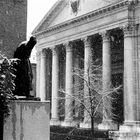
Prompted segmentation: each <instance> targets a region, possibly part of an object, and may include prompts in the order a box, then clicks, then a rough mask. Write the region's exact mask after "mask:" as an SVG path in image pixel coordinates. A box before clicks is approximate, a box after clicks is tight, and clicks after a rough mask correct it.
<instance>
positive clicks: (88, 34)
mask: <svg viewBox="0 0 140 140" xmlns="http://www.w3.org/2000/svg"><path fill="white" fill-rule="evenodd" d="M139 24H140V1H139V0H114V1H111V0H110V1H108V0H59V1H57V2H56V3H55V5H54V6H53V7H52V8H51V9H50V11H49V12H48V13H47V14H46V15H45V17H44V18H43V19H42V21H41V22H40V23H39V24H38V26H37V27H36V28H35V29H34V31H33V35H35V36H36V37H37V40H38V44H37V46H36V49H37V81H36V92H37V97H40V98H41V100H42V101H43V100H48V99H50V100H51V121H52V122H54V124H56V125H58V124H60V123H62V124H65V125H71V124H72V122H73V119H74V116H75V118H76V117H77V114H76V113H75V112H73V111H71V112H69V110H68V108H67V104H70V102H72V101H70V100H68V99H67V97H66V96H67V95H65V96H64V97H66V99H65V101H64V102H61V101H59V100H58V97H59V96H61V95H60V92H59V90H60V89H61V88H65V90H66V92H67V93H68V94H69V95H73V94H74V92H73V90H71V89H72V86H73V84H74V80H73V73H72V71H73V67H75V66H77V67H79V68H83V69H85V70H86V69H87V66H86V63H85V62H88V60H89V55H90V53H92V55H93V57H94V59H97V58H98V59H99V60H100V62H101V63H102V75H103V76H102V81H103V90H104V89H106V88H108V84H109V83H113V84H114V85H117V84H122V85H123V91H122V94H121V96H120V97H119V101H118V102H117V103H116V106H117V107H118V110H120V111H121V115H122V116H121V124H123V125H122V126H132V125H138V124H139V125H140V107H139V106H140V82H139V81H140V62H139V59H140V53H139V48H140V26H139ZM81 59H84V63H83V62H82V61H81ZM71 105H72V104H71ZM60 107H62V108H63V109H62V110H63V111H62V112H65V113H64V115H62V112H61V111H60V110H61V109H60ZM84 113H85V112H84ZM86 117H87V116H86V115H83V121H82V122H81V123H82V124H84V122H86V121H85V120H86V119H87V118H86ZM60 120H61V121H60ZM106 121H111V118H108V119H106ZM85 126H86V125H85Z"/></svg>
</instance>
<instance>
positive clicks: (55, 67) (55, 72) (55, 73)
mask: <svg viewBox="0 0 140 140" xmlns="http://www.w3.org/2000/svg"><path fill="white" fill-rule="evenodd" d="M52 54H53V58H52V108H51V112H52V120H53V121H58V120H59V116H58V112H59V110H58V93H59V59H58V51H57V48H56V47H55V48H53V53H52Z"/></svg>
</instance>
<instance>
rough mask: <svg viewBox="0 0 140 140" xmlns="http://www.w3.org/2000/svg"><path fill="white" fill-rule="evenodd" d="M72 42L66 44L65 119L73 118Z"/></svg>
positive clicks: (70, 119) (68, 120)
mask: <svg viewBox="0 0 140 140" xmlns="http://www.w3.org/2000/svg"><path fill="white" fill-rule="evenodd" d="M72 57H73V55H72V43H68V44H66V78H65V80H66V82H65V83H66V87H65V88H66V96H65V121H66V122H71V121H72V120H73V111H72V102H73V99H72V94H73V62H72V59H73V58H72Z"/></svg>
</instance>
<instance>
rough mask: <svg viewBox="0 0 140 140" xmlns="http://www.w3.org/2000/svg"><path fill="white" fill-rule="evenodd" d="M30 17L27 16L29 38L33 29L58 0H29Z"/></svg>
mask: <svg viewBox="0 0 140 140" xmlns="http://www.w3.org/2000/svg"><path fill="white" fill-rule="evenodd" d="M27 1H28V18H27V39H28V38H29V37H30V35H31V32H32V31H33V29H34V28H35V27H36V26H37V25H38V23H39V22H40V21H41V20H42V18H43V17H44V16H45V14H46V13H47V12H48V11H49V10H50V8H51V7H52V6H53V4H54V3H55V2H56V1H57V0H27Z"/></svg>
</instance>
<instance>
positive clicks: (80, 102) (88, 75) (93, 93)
mask: <svg viewBox="0 0 140 140" xmlns="http://www.w3.org/2000/svg"><path fill="white" fill-rule="evenodd" d="M87 66H88V67H87V69H86V71H85V70H84V69H81V68H74V70H73V77H74V85H73V92H74V94H73V95H68V94H67V93H66V91H65V89H61V90H60V92H61V93H63V94H65V95H67V96H65V97H67V98H69V99H70V100H71V101H72V102H71V104H69V105H68V107H67V108H69V106H71V107H72V110H75V112H77V113H79V114H83V112H84V117H87V116H88V117H89V119H90V120H91V136H92V138H93V139H94V123H95V117H96V116H97V115H98V116H100V117H101V116H103V117H106V115H109V116H110V117H111V118H113V117H116V115H115V114H114V113H113V111H112V110H113V108H112V104H113V102H114V100H116V98H115V97H114V94H119V92H118V91H119V89H120V88H121V85H120V86H117V87H113V86H112V85H110V86H109V87H110V88H109V89H108V90H106V91H103V90H102V66H101V64H100V63H99V61H98V60H96V61H92V59H89V61H88V64H87ZM65 97H60V100H65ZM105 101H107V102H106V103H104V102H105ZM73 102H74V104H73V105H72V103H73Z"/></svg>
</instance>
